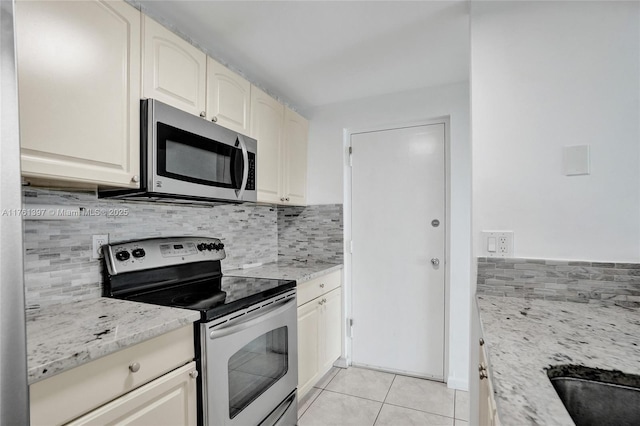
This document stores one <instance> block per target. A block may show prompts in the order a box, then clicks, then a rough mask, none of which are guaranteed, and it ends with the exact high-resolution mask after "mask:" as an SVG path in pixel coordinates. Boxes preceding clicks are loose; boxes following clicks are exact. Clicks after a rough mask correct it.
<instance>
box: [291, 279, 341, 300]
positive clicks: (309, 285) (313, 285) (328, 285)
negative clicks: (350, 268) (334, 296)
mask: <svg viewBox="0 0 640 426" xmlns="http://www.w3.org/2000/svg"><path fill="white" fill-rule="evenodd" d="M341 284H342V270H339V271H334V272H331V273H329V274H327V275H323V276H321V277H318V278H314V279H312V280H309V281H306V282H303V283H302V284H300V285H298V306H300V305H304V304H305V303H307V302H308V301H310V300H313V299H315V298H316V297H318V296H321V295H323V294H324V293H326V292H328V291H331V290H333V289H334V288H338V287H340V285H341Z"/></svg>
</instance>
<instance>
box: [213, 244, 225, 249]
mask: <svg viewBox="0 0 640 426" xmlns="http://www.w3.org/2000/svg"><path fill="white" fill-rule="evenodd" d="M214 248H215V249H216V250H222V249H223V248H224V244H222V243H218V244H215V246H214Z"/></svg>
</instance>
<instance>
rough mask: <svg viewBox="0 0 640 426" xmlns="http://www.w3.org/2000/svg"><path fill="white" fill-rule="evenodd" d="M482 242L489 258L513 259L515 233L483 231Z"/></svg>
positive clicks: (485, 253) (484, 252)
mask: <svg viewBox="0 0 640 426" xmlns="http://www.w3.org/2000/svg"><path fill="white" fill-rule="evenodd" d="M482 242H483V250H482V252H483V254H484V255H485V256H487V257H513V231H483V232H482Z"/></svg>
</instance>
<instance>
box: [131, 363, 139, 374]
mask: <svg viewBox="0 0 640 426" xmlns="http://www.w3.org/2000/svg"><path fill="white" fill-rule="evenodd" d="M139 370H140V363H139V362H134V363H131V364H129V371H131V372H132V373H137V372H138V371H139Z"/></svg>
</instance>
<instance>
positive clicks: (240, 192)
mask: <svg viewBox="0 0 640 426" xmlns="http://www.w3.org/2000/svg"><path fill="white" fill-rule="evenodd" d="M238 142H240V147H241V148H242V185H240V189H236V196H237V197H238V199H240V200H242V197H243V196H244V190H245V188H246V187H247V180H248V179H249V153H248V152H247V144H246V143H245V142H244V137H243V136H242V135H238Z"/></svg>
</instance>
